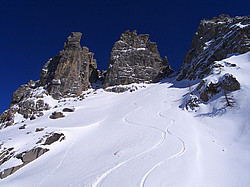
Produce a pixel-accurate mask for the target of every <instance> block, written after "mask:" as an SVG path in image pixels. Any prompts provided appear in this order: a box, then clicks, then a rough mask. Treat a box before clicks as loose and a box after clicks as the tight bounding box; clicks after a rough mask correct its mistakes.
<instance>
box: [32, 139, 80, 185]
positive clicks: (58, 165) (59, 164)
mask: <svg viewBox="0 0 250 187" xmlns="http://www.w3.org/2000/svg"><path fill="white" fill-rule="evenodd" d="M75 141H76V138H75V139H74V140H73V141H72V143H71V144H70V146H69V148H68V149H67V151H66V152H65V154H64V155H63V157H62V159H61V160H60V162H59V163H58V164H57V166H56V168H55V169H54V170H53V171H51V172H50V173H49V174H48V175H47V176H46V177H45V178H44V179H43V180H42V181H41V182H40V183H39V184H38V185H37V187H38V186H40V185H42V184H43V183H44V181H45V180H46V179H47V178H48V177H49V176H50V175H52V174H53V173H55V171H56V170H57V169H58V168H59V167H60V166H61V164H62V162H63V161H64V159H65V158H66V156H67V154H68V152H69V150H70V149H71V147H72V146H73V144H74V143H75Z"/></svg>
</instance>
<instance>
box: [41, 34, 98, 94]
mask: <svg viewBox="0 0 250 187" xmlns="http://www.w3.org/2000/svg"><path fill="white" fill-rule="evenodd" d="M81 37H82V34H81V33H80V32H72V35H71V36H69V37H68V39H67V41H66V43H65V44H64V49H63V50H62V51H61V52H60V53H59V54H58V55H56V56H55V57H54V58H52V59H50V60H49V61H48V62H47V63H46V64H45V65H44V67H43V69H42V71H41V73H40V84H41V85H42V86H45V88H48V91H49V94H51V95H52V96H53V98H55V99H59V98H61V97H65V96H77V95H80V94H81V93H82V91H85V90H87V89H88V88H90V86H91V85H90V84H91V83H92V82H95V81H96V80H97V78H98V73H97V64H96V60H95V59H94V58H93V56H94V53H91V52H89V49H88V48H87V47H81V45H80V40H81Z"/></svg>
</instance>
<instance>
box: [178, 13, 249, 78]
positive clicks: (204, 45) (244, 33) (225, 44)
mask: <svg viewBox="0 0 250 187" xmlns="http://www.w3.org/2000/svg"><path fill="white" fill-rule="evenodd" d="M249 50H250V17H249V16H248V17H247V16H244V17H240V16H237V17H235V18H231V17H230V16H228V15H225V14H222V15H220V16H219V17H218V18H216V17H214V18H213V19H211V20H208V19H204V20H202V21H201V22H200V24H199V27H198V29H197V31H196V33H195V35H194V37H193V40H192V43H191V46H190V49H189V50H188V52H187V54H186V56H185V57H184V60H183V64H182V66H181V68H180V70H179V71H178V77H177V80H183V79H189V80H195V79H197V78H199V79H202V78H204V77H205V76H206V75H209V73H211V71H212V69H213V65H214V64H215V61H220V60H222V59H225V58H226V57H227V55H229V54H233V53H240V54H243V53H246V52H248V51H249Z"/></svg>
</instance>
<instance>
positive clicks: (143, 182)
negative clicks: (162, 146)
mask: <svg viewBox="0 0 250 187" xmlns="http://www.w3.org/2000/svg"><path fill="white" fill-rule="evenodd" d="M164 91H166V90H164ZM163 102H164V103H167V102H166V100H163ZM172 106H173V104H170V106H169V107H168V108H167V109H165V110H169V109H170V108H171V107H172ZM158 115H159V116H160V117H163V118H166V119H169V118H168V117H166V116H164V115H163V114H162V113H161V111H159V112H158ZM174 123H175V120H173V119H171V123H170V125H169V126H168V127H167V129H166V132H167V134H169V135H171V136H173V137H175V138H176V139H178V140H179V141H180V142H181V144H182V148H181V150H180V151H179V152H178V153H176V154H174V155H172V156H170V157H167V158H165V159H163V160H161V161H160V162H158V163H157V164H155V165H154V166H153V167H152V168H151V169H150V170H148V171H147V172H146V173H145V175H144V176H143V177H142V179H141V181H140V187H144V186H145V182H146V180H147V178H148V176H149V175H150V174H151V173H152V172H153V171H154V170H155V169H156V168H157V167H159V166H161V165H162V164H164V163H166V162H167V161H168V160H171V159H174V158H177V157H180V156H182V155H183V154H184V153H185V151H186V144H185V142H184V141H183V140H182V139H181V138H180V137H179V136H177V135H175V134H173V133H172V132H171V131H170V130H169V128H170V127H171V126H172V125H173V124H174Z"/></svg>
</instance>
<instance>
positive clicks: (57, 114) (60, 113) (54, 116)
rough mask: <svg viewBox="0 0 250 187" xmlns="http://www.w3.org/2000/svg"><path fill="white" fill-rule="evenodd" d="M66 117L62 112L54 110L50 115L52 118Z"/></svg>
mask: <svg viewBox="0 0 250 187" xmlns="http://www.w3.org/2000/svg"><path fill="white" fill-rule="evenodd" d="M63 117H65V116H64V115H63V113H62V112H53V113H52V115H51V116H50V118H51V119H58V118H63Z"/></svg>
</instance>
